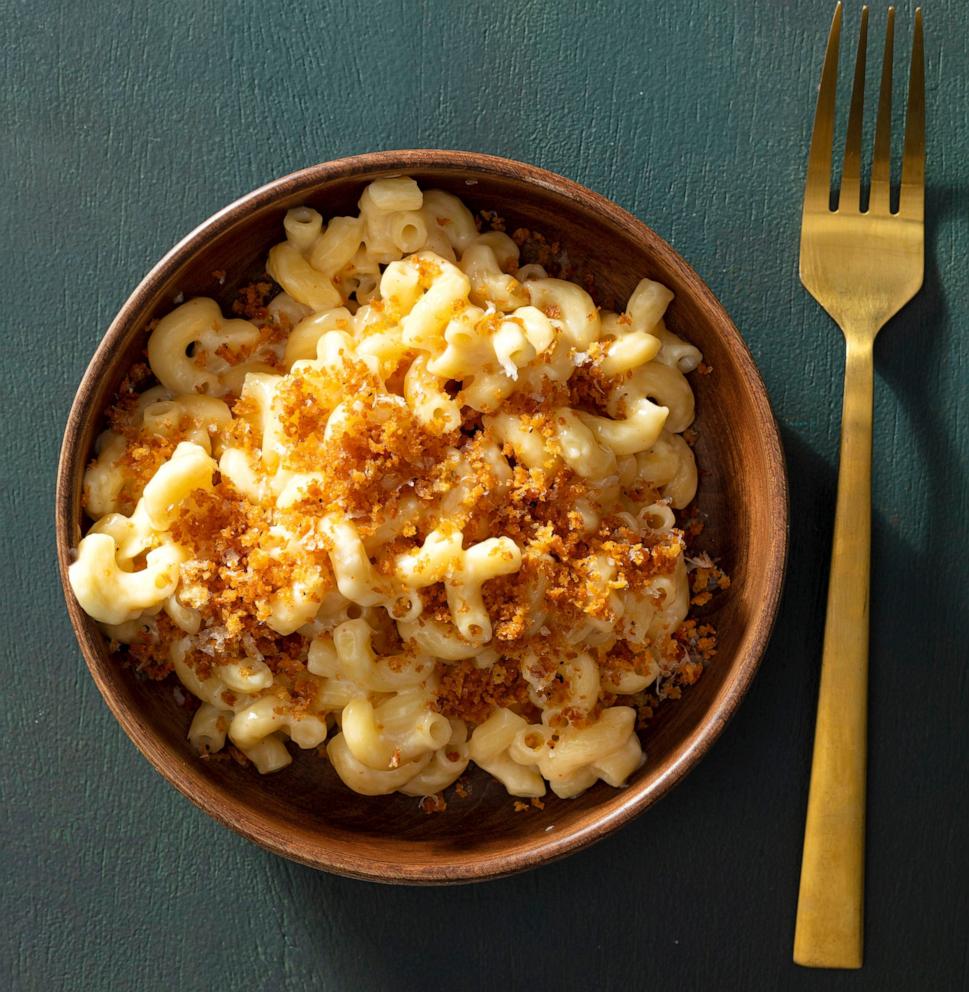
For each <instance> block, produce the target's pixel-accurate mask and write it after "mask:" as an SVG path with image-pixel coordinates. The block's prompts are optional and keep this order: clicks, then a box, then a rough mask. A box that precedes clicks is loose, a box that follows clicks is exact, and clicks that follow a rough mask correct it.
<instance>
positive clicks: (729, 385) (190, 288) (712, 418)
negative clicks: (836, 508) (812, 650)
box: [56, 150, 787, 883]
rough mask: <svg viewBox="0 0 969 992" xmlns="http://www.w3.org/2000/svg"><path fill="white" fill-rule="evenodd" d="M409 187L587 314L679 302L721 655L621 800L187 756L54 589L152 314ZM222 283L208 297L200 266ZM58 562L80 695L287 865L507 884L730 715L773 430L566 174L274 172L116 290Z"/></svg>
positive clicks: (754, 379)
mask: <svg viewBox="0 0 969 992" xmlns="http://www.w3.org/2000/svg"><path fill="white" fill-rule="evenodd" d="M399 173H406V174H408V175H411V176H413V177H414V178H416V179H417V180H418V181H419V182H420V183H421V185H422V186H424V187H428V186H431V187H434V186H436V187H440V188H443V189H446V190H450V191H451V192H454V193H456V194H457V195H459V196H460V197H462V199H464V200H465V202H467V203H468V205H469V206H470V207H471V208H472V210H477V209H483V208H484V209H489V210H495V211H497V212H498V214H500V215H501V216H502V217H504V218H505V219H506V220H507V222H508V230H509V231H510V230H513V229H514V228H515V227H518V226H523V227H527V228H530V229H532V230H533V231H538V232H541V233H543V234H544V235H545V236H546V237H547V238H548V239H549V240H557V241H559V242H561V244H562V246H564V247H565V248H566V249H567V250H568V252H569V255H570V257H571V258H572V259H573V260H583V262H584V268H586V269H587V270H588V271H589V272H591V273H592V274H593V275H594V277H595V280H596V287H597V289H596V295H597V302H598V303H599V304H600V305H615V304H616V302H619V303H620V304H621V303H622V302H624V301H625V299H626V297H627V296H628V294H629V292H630V291H631V290H632V288H633V286H634V285H635V284H636V282H637V280H638V279H639V278H640V277H642V276H651V277H652V278H654V279H658V280H659V281H661V282H663V283H665V284H666V285H667V286H669V287H670V288H671V289H672V290H673V291H674V292H675V294H676V299H675V301H674V303H673V304H672V306H671V308H670V312H669V314H668V316H667V319H668V323H669V325H670V327H671V329H673V330H675V331H677V332H679V333H680V334H682V335H684V336H685V337H686V338H688V339H689V340H690V341H692V342H694V343H695V344H697V345H698V346H699V347H700V348H701V349H702V351H703V354H704V357H705V360H706V362H707V363H708V364H710V365H711V366H712V367H713V374H712V375H708V376H697V375H694V376H691V382H692V385H693V388H694V390H695V392H696V394H697V410H698V418H697V428H698V430H699V435H700V436H699V441H698V443H697V446H696V452H697V458H698V462H699V465H700V468H701V482H700V495H699V504H700V508H701V510H702V511H703V512H704V513H705V514H706V515H707V518H708V522H707V526H706V529H705V531H704V534H703V538H702V542H701V543H702V544H703V545H704V546H705V547H706V548H707V549H709V550H710V551H711V553H713V554H715V555H716V556H717V557H718V558H719V561H720V562H721V564H722V567H723V568H724V569H725V570H726V571H727V572H728V573H729V575H730V576H731V578H732V583H733V584H732V586H731V588H730V590H729V592H728V593H727V594H726V595H725V596H723V597H722V603H721V605H720V606H719V607H718V608H717V610H716V612H715V614H714V615H713V617H712V620H713V622H715V623H716V625H717V627H718V630H719V636H720V650H719V654H718V655H717V656H716V658H715V659H714V662H713V664H711V665H710V667H709V668H708V669H707V671H706V672H705V673H704V675H703V677H702V678H701V679H700V681H699V682H698V683H697V684H696V685H695V686H693V687H691V688H690V689H688V690H687V691H685V692H684V694H683V698H682V699H681V700H679V701H668V702H666V703H664V704H663V705H662V706H661V707H660V708H659V710H658V714H657V716H656V718H655V720H654V721H653V723H652V724H651V726H650V727H649V729H648V730H647V732H646V739H645V749H646V753H647V758H648V760H647V762H646V764H645V766H644V767H643V768H642V769H641V770H640V771H639V772H638V773H637V774H636V775H635V776H633V778H632V779H631V780H630V783H629V785H628V787H626V788H624V789H619V790H616V789H612V788H609V787H608V786H606V785H602V784H599V785H597V786H596V787H594V788H592V789H590V790H589V791H588V792H586V793H585V794H584V795H582V796H581V797H579V798H578V799H570V800H560V799H557V798H556V797H555V796H550V798H548V799H546V800H545V808H544V809H543V810H538V809H529V811H528V812H527V813H519V814H516V813H515V812H514V811H513V806H512V800H511V799H510V798H509V797H508V796H507V794H506V793H505V791H504V789H503V788H502V787H501V786H500V785H499V783H497V782H495V781H493V780H491V779H489V778H488V777H486V776H484V775H483V774H481V773H480V772H477V773H476V774H475V775H474V776H472V780H471V781H472V793H471V795H470V797H468V798H466V799H453V800H452V801H451V802H450V804H449V807H448V809H447V811H446V812H445V813H443V814H436V815H427V814H424V813H422V812H421V811H420V810H419V808H418V803H417V800H415V799H413V798H409V797H406V796H402V795H394V796H385V797H379V798H366V797H364V796H358V795H356V794H355V793H353V792H351V791H350V790H348V789H347V788H345V787H344V786H343V784H342V783H341V782H340V781H339V780H338V779H337V778H336V775H335V773H334V772H333V771H332V769H330V768H329V766H328V765H326V764H325V763H324V762H321V761H319V759H316V758H314V756H313V755H312V754H301V755H297V757H296V760H295V761H294V763H293V764H292V765H291V766H290V767H289V768H287V769H285V770H284V771H282V772H279V773H277V774H274V775H271V776H267V777H261V776H259V775H258V774H256V773H255V771H254V770H252V769H244V768H240V767H237V766H236V765H235V763H233V762H231V761H223V762H203V761H201V760H199V758H198V757H197V756H195V755H194V754H193V752H192V751H191V749H190V747H189V744H188V741H187V740H186V738H185V734H186V730H187V727H188V723H189V719H190V717H189V714H188V713H187V711H186V710H184V709H181V708H179V707H178V705H177V703H176V701H175V698H174V694H173V692H172V689H171V688H170V687H169V686H167V685H164V686H160V685H158V684H156V683H149V682H147V681H145V680H142V679H140V678H138V677H136V676H135V675H134V674H133V672H132V671H130V670H128V669H126V668H124V667H122V666H121V665H120V664H118V662H117V661H115V660H113V659H112V658H111V657H110V656H109V654H108V651H107V648H106V643H105V639H104V637H103V636H102V634H101V632H100V631H99V629H98V627H97V625H96V624H95V623H94V621H92V620H91V619H90V618H89V617H87V615H85V614H84V613H83V612H82V611H81V609H80V607H79V606H78V605H77V603H76V601H75V599H74V596H73V595H72V593H71V592H70V588H69V586H68V584H67V566H68V565H69V563H70V561H71V549H72V548H76V547H77V544H78V541H79V540H80V537H81V535H82V530H83V525H82V518H83V514H82V511H81V507H80V492H81V478H82V475H83V472H84V468H85V466H86V464H87V463H88V461H89V459H90V458H91V456H92V443H93V440H94V438H95V436H96V434H97V433H98V432H99V430H100V429H101V427H102V414H103V411H104V409H105V407H106V406H108V405H109V403H110V402H111V398H112V396H113V394H114V392H115V390H116V389H117V387H118V385H119V383H120V380H121V378H122V377H123V375H124V372H125V370H126V369H127V368H128V366H129V365H130V364H131V363H132V362H133V361H134V360H135V358H136V356H137V355H138V353H139V352H140V350H141V349H142V348H143V347H144V343H145V337H146V328H147V325H148V323H149V321H151V320H152V319H153V318H155V317H159V316H162V315H163V314H165V313H167V312H168V311H169V310H171V309H172V308H173V306H174V301H175V299H176V297H179V296H180V294H184V296H185V298H189V297H191V296H194V295H199V294H204V295H211V296H215V297H216V298H221V300H222V302H223V303H228V302H229V301H230V300H232V299H233V298H234V295H235V294H234V290H235V289H236V287H237V286H239V285H242V284H244V283H245V282H248V281H251V279H252V278H254V277H255V276H257V275H258V274H260V273H261V272H262V271H263V265H264V260H265V258H266V253H267V251H268V249H269V247H270V246H271V245H273V244H274V243H276V242H277V241H279V240H280V239H281V232H282V226H281V222H282V218H283V214H284V213H285V211H286V210H287V209H288V208H289V207H292V206H294V205H297V204H302V203H307V204H309V205H311V206H314V207H316V208H317V209H318V210H320V211H321V212H322V213H323V214H324V215H325V216H326V215H330V214H334V213H347V212H350V211H353V210H354V209H355V204H356V201H357V198H358V196H359V194H360V191H361V190H362V189H363V187H364V185H365V184H366V183H368V182H370V181H371V180H373V179H376V178H378V177H380V176H387V175H394V174H399ZM219 270H221V271H223V272H225V273H227V274H228V275H227V278H226V281H225V284H224V285H220V283H219V282H218V280H217V279H216V278H215V277H214V276H213V273H214V272H217V271H219ZM56 513H57V551H58V557H59V561H60V574H61V581H62V583H63V585H64V589H65V595H66V598H67V607H68V611H69V612H70V615H71V621H72V623H73V625H74V629H75V631H76V633H77V637H78V640H79V642H80V645H81V649H82V651H83V652H84V657H85V659H86V660H87V664H88V667H89V668H90V670H91V674H92V675H93V676H94V681H95V682H96V683H97V686H98V688H99V689H100V690H101V693H102V695H103V696H104V698H105V700H106V701H107V704H108V706H109V707H110V708H111V711H112V712H113V713H114V715H115V716H116V717H117V719H118V720H119V721H120V723H121V725H122V727H124V729H125V732H126V733H127V734H128V736H129V737H130V738H131V739H132V741H134V743H135V745H136V746H137V747H138V748H139V750H140V751H141V752H142V753H143V754H144V755H145V757H147V758H148V760H149V761H150V762H151V763H152V764H153V765H154V766H155V768H157V769H158V771H159V772H161V774H162V775H164V776H165V778H167V779H168V781H169V782H171V783H172V785H174V786H175V787H176V788H177V789H179V790H180V791H181V792H183V793H184V794H185V795H186V796H188V798H189V799H191V800H192V801H193V802H194V803H196V804H197V805H198V806H200V807H201V808H202V809H203V810H205V811H206V812H207V813H208V814H210V815H211V816H212V817H214V818H215V819H216V820H218V821H219V822H221V823H224V824H225V825H226V826H228V827H231V828H232V829H233V830H236V831H238V832H239V833H241V834H242V835H243V836H245V837H248V838H250V839H251V840H254V841H256V843H258V844H261V845H262V846H263V847H266V848H268V849H269V850H271V851H274V852H276V853H277V854H281V855H283V856H285V857H288V858H292V859H294V860H295V861H300V862H303V863H304V864H308V865H312V866H313V867H316V868H324V869H326V870H328V871H334V872H339V873H340V874H344V875H351V876H356V877H360V878H368V879H375V880H378V881H385V882H410V883H429V882H460V881H466V880H474V879H484V878H491V877H496V876H500V875H507V874H510V873H512V872H516V871H520V870H521V869H524V868H529V867H532V866H534V865H537V864H540V863H543V862H546V861H551V860H553V859H556V858H560V857H563V856H564V855H566V854H569V853H572V852H574V851H577V850H579V849H580V848H583V847H585V846H587V845H588V844H591V843H593V842H594V841H596V840H599V839H601V838H603V837H605V836H606V834H608V833H610V832H611V831H613V830H615V829H616V828H617V827H619V826H621V825H622V824H624V823H626V822H627V821H628V820H630V819H631V818H632V817H634V816H636V815H637V814H638V813H641V812H642V811H643V810H644V809H646V807H647V806H649V805H650V804H651V803H654V802H655V801H656V800H657V799H659V798H660V796H662V795H664V794H665V793H666V792H667V790H669V789H670V788H672V787H673V786H674V785H675V784H676V783H677V782H678V781H679V780H680V779H681V778H682V777H683V776H684V775H685V774H686V773H687V772H688V771H689V770H690V769H691V768H692V767H693V766H694V765H695V764H696V762H697V761H698V760H699V759H700V758H701V757H702V756H703V755H704V754H705V753H706V751H707V750H708V749H709V748H710V746H711V745H712V744H713V742H714V740H715V739H716V738H717V736H718V735H719V734H720V732H721V730H722V729H723V727H724V725H725V723H726V721H727V720H728V719H729V718H730V716H731V715H732V714H733V712H734V710H736V708H737V706H738V704H739V703H740V700H741V698H742V697H743V695H744V693H745V692H746V690H747V687H748V685H749V684H750V680H751V679H752V678H753V675H754V672H755V671H756V669H757V665H758V663H759V661H760V657H761V654H762V653H763V651H764V648H765V646H766V644H767V639H768V636H769V634H770V630H771V625H772V623H773V621H774V616H775V613H776V611H777V606H778V599H779V596H780V591H781V585H782V580H783V572H784V563H785V556H786V550H787V482H786V478H785V472H784V461H783V457H782V454H781V444H780V439H779V436H778V431H777V425H776V423H775V421H774V417H773V414H772V413H771V408H770V405H769V403H768V400H767V395H766V392H765V389H764V384H763V382H762V381H761V378H760V376H759V375H758V373H757V369H756V368H755V366H754V363H753V360H752V359H751V356H750V352H749V351H748V350H747V348H746V346H745V345H744V342H743V340H742V339H741V337H740V335H739V334H738V333H737V330H736V329H735V328H734V325H733V324H732V323H731V321H730V318H729V317H728V316H727V314H726V313H725V312H724V310H723V308H722V307H721V306H720V304H719V303H718V302H717V300H716V298H715V297H714V295H713V293H711V292H710V290H709V289H708V288H707V287H706V285H704V283H703V282H702V281H701V279H700V278H699V276H697V274H696V273H695V272H694V271H693V270H692V269H691V268H690V267H689V265H687V264H686V262H684V261H683V259H682V258H680V256H679V255H677V254H676V252H674V251H673V249H672V248H671V247H670V246H669V245H668V244H667V243H666V242H665V241H663V239H662V238H660V237H659V236H658V235H657V234H655V233H654V232H653V231H651V230H650V229H649V228H648V227H646V226H645V225H644V224H642V223H641V222H640V221H638V220H637V219H636V218H635V217H633V216H631V215H630V214H628V213H626V212H625V211H624V210H622V209H620V208H619V207H618V206H616V205H615V204H614V203H611V202H609V201H608V200H606V199H604V198H603V197H601V196H599V195H597V194H596V193H593V192H591V191H590V190H588V189H585V188H583V187H582V186H578V185H576V184H575V183H573V182H570V181H569V180H568V179H563V178H562V177H561V176H556V175H553V174H552V173H550V172H546V171H544V170H543V169H539V168H536V167H535V166H530V165H523V164H522V163H520V162H512V161H508V160H506V159H501V158H495V157H492V156H490V155H479V154H471V153H467V152H454V151H428V150H416V151H396V152H380V153H375V154H370V155H359V156H355V157H353V158H346V159H341V160H338V161H335V162H327V163H324V164H322V165H317V166H313V167H312V168H309V169H305V170H303V171H302V172H298V173H294V174H293V175H289V176H284V177H283V178H281V179H278V180H276V181H275V182H272V183H270V184H269V185H268V186H264V187H262V189H258V190H256V191H255V192H253V193H250V194H249V195H248V196H245V197H243V198H242V199H241V200H238V201H237V202H235V203H233V204H232V205H231V206H228V207H226V208H225V209H224V210H221V211H220V212H219V213H217V214H215V216H213V217H212V218H211V219H209V220H208V221H206V222H205V223H204V224H203V225H202V226H201V227H199V228H197V229H196V230H195V231H194V232H192V234H190V235H189V236H188V237H187V238H185V239H184V240H183V241H182V242H181V243H180V244H178V245H177V246H176V247H175V248H173V249H172V250H171V251H170V252H169V253H168V254H167V255H166V256H165V257H164V258H163V259H162V260H161V261H160V262H159V263H158V264H157V265H156V266H155V267H154V268H153V269H152V271H151V272H150V273H149V275H148V276H147V278H146V279H145V280H144V281H143V282H142V283H141V285H140V286H138V288H137V289H136V290H135V291H134V292H133V293H132V294H131V296H130V297H129V298H128V300H127V302H126V303H125V304H124V306H123V307H122V308H121V311H120V312H119V314H118V316H117V317H116V318H115V320H114V321H113V322H112V324H111V326H110V327H109V328H108V332H107V334H106V335H105V337H104V340H103V341H102V342H101V345H100V347H99V348H98V350H97V352H96V353H95V356H94V358H93V360H92V361H91V364H90V366H89V367H88V369H87V372H86V373H85V375H84V378H83V380H82V381H81V385H80V388H79V389H78V392H77V397H76V399H75V401H74V405H73V407H72V409H71V413H70V417H69V419H68V423H67V428H66V431H65V434H64V443H63V447H62V450H61V458H60V467H59V474H58V480H57V507H56Z"/></svg>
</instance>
